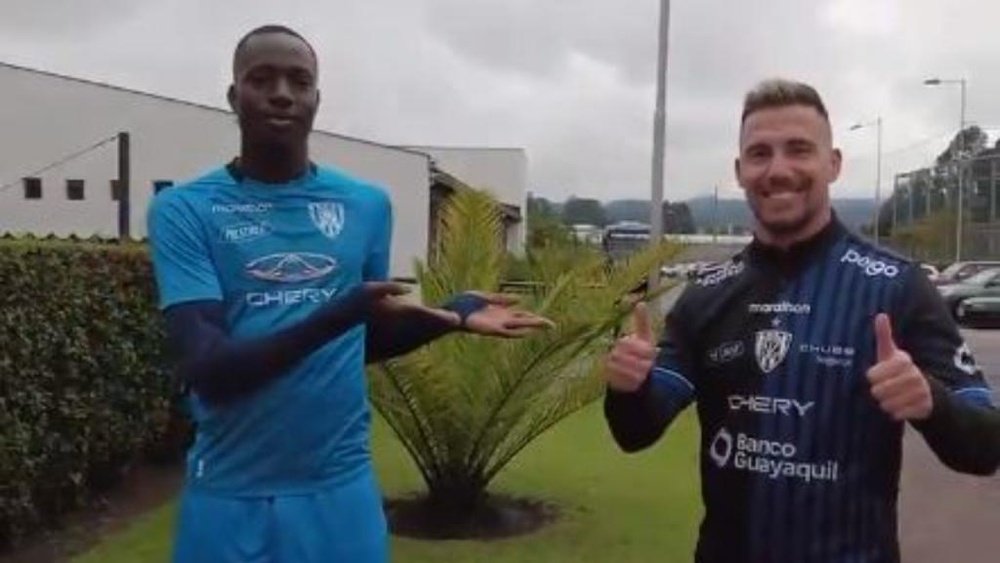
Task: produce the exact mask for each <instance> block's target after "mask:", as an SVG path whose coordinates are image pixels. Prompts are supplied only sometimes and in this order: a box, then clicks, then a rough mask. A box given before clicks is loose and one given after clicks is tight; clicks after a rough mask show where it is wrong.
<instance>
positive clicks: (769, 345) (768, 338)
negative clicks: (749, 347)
mask: <svg viewBox="0 0 1000 563" xmlns="http://www.w3.org/2000/svg"><path fill="white" fill-rule="evenodd" d="M791 343H792V333H790V332H785V331H783V330H761V331H758V332H757V340H756V342H755V344H754V351H755V352H756V355H757V366H758V367H760V371H762V372H764V373H771V372H772V371H774V370H775V368H777V367H778V366H780V365H781V362H783V361H784V360H785V356H787V355H788V348H789V347H790V345H791Z"/></svg>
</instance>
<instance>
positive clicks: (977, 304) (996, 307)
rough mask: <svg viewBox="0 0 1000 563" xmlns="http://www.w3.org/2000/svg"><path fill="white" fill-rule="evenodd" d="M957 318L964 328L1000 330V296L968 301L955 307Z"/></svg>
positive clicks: (975, 298) (973, 298) (976, 298)
mask: <svg viewBox="0 0 1000 563" xmlns="http://www.w3.org/2000/svg"><path fill="white" fill-rule="evenodd" d="M955 318H956V319H957V320H958V323H959V324H961V325H963V326H968V327H975V328H1000V296H996V297H971V298H969V299H966V300H964V301H962V302H960V303H959V304H958V305H957V306H956V307H955Z"/></svg>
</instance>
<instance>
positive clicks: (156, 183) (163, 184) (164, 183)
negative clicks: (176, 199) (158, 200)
mask: <svg viewBox="0 0 1000 563" xmlns="http://www.w3.org/2000/svg"><path fill="white" fill-rule="evenodd" d="M173 185H174V181H173V180H153V193H154V194H158V193H160V192H162V191H163V190H165V189H167V188H169V187H170V186H173Z"/></svg>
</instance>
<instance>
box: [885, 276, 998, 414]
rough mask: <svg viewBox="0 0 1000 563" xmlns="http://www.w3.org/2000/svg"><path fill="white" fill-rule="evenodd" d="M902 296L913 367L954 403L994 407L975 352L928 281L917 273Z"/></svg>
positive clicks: (905, 336)
mask: <svg viewBox="0 0 1000 563" xmlns="http://www.w3.org/2000/svg"><path fill="white" fill-rule="evenodd" d="M903 293H904V303H903V306H902V314H901V318H900V323H899V329H900V331H901V343H902V345H903V348H904V349H905V350H906V351H907V353H909V354H910V356H911V357H912V358H913V361H914V363H915V364H917V366H918V367H919V368H920V369H921V371H923V372H924V374H926V375H927V376H928V377H931V378H934V379H935V380H936V381H937V382H939V383H940V384H941V385H942V387H943V388H944V390H946V391H947V392H948V393H949V394H950V395H951V396H952V397H953V398H954V399H955V400H957V401H960V402H962V403H966V404H970V405H976V406H981V407H994V406H995V405H993V402H992V400H991V397H992V394H991V391H990V387H989V385H988V384H987V383H986V380H985V378H984V377H983V373H982V371H981V370H980V369H979V367H978V366H977V365H976V360H975V358H974V357H973V355H972V351H971V350H970V349H969V346H968V344H966V343H965V341H964V340H963V338H962V335H961V333H960V332H959V330H958V326H957V325H956V323H955V321H954V320H953V319H952V316H951V314H950V313H949V312H948V309H947V307H946V306H945V304H944V301H943V300H942V299H941V297H940V295H939V294H938V292H937V290H936V289H935V288H934V286H933V285H931V283H930V281H929V280H928V279H927V277H926V276H924V275H922V274H921V273H920V272H918V271H916V270H914V271H913V273H912V274H911V275H910V276H909V277H908V279H907V280H906V287H905V289H904V292H903Z"/></svg>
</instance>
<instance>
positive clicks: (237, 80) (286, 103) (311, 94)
mask: <svg viewBox="0 0 1000 563" xmlns="http://www.w3.org/2000/svg"><path fill="white" fill-rule="evenodd" d="M316 75H317V69H316V57H315V55H314V54H313V51H312V49H311V48H310V47H309V45H308V44H306V42H305V41H303V40H302V39H300V38H298V37H295V36H294V35H290V34H288V33H280V32H268V33H260V34H256V35H252V36H250V37H248V38H247V40H246V42H245V43H243V44H242V45H241V46H240V48H239V50H238V51H237V53H236V56H235V58H234V61H233V85H232V86H231V87H230V89H229V104H230V106H231V107H232V108H233V111H234V112H236V115H237V116H238V117H239V124H240V130H241V132H242V135H243V139H244V142H245V143H248V144H251V145H255V146H271V147H281V148H286V149H293V148H296V147H301V146H304V145H305V144H306V142H307V139H308V136H309V132H310V131H311V130H312V125H313V119H314V117H315V116H316V110H317V108H318V107H319V91H318V90H317V87H316Z"/></svg>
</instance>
